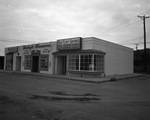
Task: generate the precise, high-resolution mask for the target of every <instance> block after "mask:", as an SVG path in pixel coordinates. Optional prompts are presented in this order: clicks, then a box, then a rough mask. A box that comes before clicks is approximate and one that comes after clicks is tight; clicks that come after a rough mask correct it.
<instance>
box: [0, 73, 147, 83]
mask: <svg viewBox="0 0 150 120" xmlns="http://www.w3.org/2000/svg"><path fill="white" fill-rule="evenodd" d="M0 72H3V73H11V74H18V75H19V74H21V75H29V76H38V77H47V78H57V79H63V80H72V81H79V82H86V83H97V84H99V83H105V82H115V81H119V80H124V79H129V78H136V77H142V76H144V74H136V73H134V74H126V75H118V76H109V77H104V78H95V80H94V78H92V80H90V79H89V80H87V78H80V77H79V78H76V77H71V76H69V77H68V76H59V75H49V74H44V73H40V74H39V73H30V72H29V73H28V72H17V71H5V70H0Z"/></svg>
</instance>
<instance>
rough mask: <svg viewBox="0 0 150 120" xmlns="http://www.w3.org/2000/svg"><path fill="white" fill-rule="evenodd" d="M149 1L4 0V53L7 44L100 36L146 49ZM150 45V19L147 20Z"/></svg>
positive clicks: (0, 12)
mask: <svg viewBox="0 0 150 120" xmlns="http://www.w3.org/2000/svg"><path fill="white" fill-rule="evenodd" d="M138 15H140V16H143V15H145V16H150V2H149V0H0V55H4V49H5V47H11V46H18V45H26V44H34V43H42V42H50V41H57V40H58V39H64V38H72V37H83V38H84V37H97V38H100V39H104V40H107V41H110V42H114V43H118V44H121V45H124V46H127V47H130V48H133V49H136V47H137V49H143V46H144V45H143V41H144V40H143V39H144V37H143V20H142V19H141V18H139V17H137V16H138ZM146 32H147V34H146V35H147V36H146V37H147V48H150V18H147V19H146Z"/></svg>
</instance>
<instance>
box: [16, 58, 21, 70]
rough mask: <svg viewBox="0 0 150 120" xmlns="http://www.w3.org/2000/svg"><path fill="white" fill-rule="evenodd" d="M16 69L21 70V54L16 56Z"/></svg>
mask: <svg viewBox="0 0 150 120" xmlns="http://www.w3.org/2000/svg"><path fill="white" fill-rule="evenodd" d="M16 71H21V56H17V57H16Z"/></svg>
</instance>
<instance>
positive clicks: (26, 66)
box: [24, 55, 32, 69]
mask: <svg viewBox="0 0 150 120" xmlns="http://www.w3.org/2000/svg"><path fill="white" fill-rule="evenodd" d="M24 57H25V58H24V69H31V68H32V56H31V55H25V56H24ZM28 63H29V64H28Z"/></svg>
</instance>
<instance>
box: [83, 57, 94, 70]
mask: <svg viewBox="0 0 150 120" xmlns="http://www.w3.org/2000/svg"><path fill="white" fill-rule="evenodd" d="M80 70H92V55H81V56H80Z"/></svg>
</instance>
